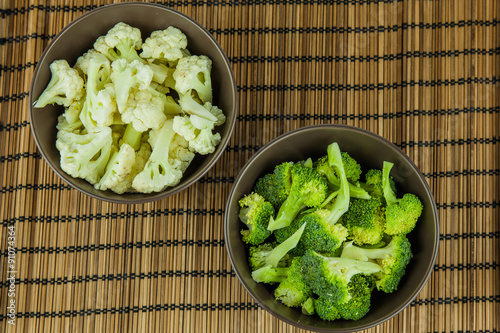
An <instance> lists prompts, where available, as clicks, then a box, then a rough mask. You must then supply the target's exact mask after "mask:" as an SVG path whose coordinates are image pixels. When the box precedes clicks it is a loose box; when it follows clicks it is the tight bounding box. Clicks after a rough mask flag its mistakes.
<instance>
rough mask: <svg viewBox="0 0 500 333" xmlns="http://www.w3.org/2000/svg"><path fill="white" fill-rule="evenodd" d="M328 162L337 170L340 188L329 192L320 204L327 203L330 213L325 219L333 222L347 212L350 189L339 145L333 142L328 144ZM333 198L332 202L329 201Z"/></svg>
mask: <svg viewBox="0 0 500 333" xmlns="http://www.w3.org/2000/svg"><path fill="white" fill-rule="evenodd" d="M327 153H328V164H329V165H330V166H331V167H332V168H333V169H335V171H336V172H337V175H338V178H339V181H340V188H339V189H338V190H337V191H335V192H333V193H332V194H330V195H329V196H328V198H327V199H326V200H325V201H324V202H323V204H322V206H325V205H329V208H327V209H328V211H329V212H330V214H329V215H328V217H327V221H328V222H329V223H330V224H335V223H337V222H338V221H339V219H340V218H341V217H342V215H344V214H345V212H347V210H348V209H349V204H350V190H349V181H348V180H347V176H346V173H345V170H344V164H343V162H342V155H341V152H340V148H339V145H338V144H337V143H336V142H334V143H332V144H330V145H329V146H328V149H327ZM333 198H335V201H334V202H333V204H330V201H331V200H332V199H333Z"/></svg>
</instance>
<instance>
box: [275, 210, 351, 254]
mask: <svg viewBox="0 0 500 333" xmlns="http://www.w3.org/2000/svg"><path fill="white" fill-rule="evenodd" d="M328 216H329V211H328V210H326V209H316V210H315V211H313V212H311V213H308V214H304V215H301V216H300V217H299V218H297V219H295V220H294V221H292V223H291V224H290V225H289V226H288V227H285V228H281V229H278V230H275V231H274V235H275V237H276V240H277V241H278V242H280V241H282V240H284V239H286V238H288V237H289V235H291V234H292V233H293V232H295V231H296V230H297V229H298V228H300V227H301V226H302V225H303V224H305V223H307V227H306V228H305V230H304V234H303V235H302V238H301V239H300V242H299V244H298V245H297V247H295V249H293V251H292V252H291V253H292V254H295V255H303V254H304V252H305V251H306V250H307V249H311V250H314V251H316V252H320V253H328V254H334V253H335V250H336V249H339V248H340V247H341V245H342V243H343V242H344V241H345V240H346V239H347V235H348V231H347V229H346V228H345V227H344V226H343V225H342V224H340V223H335V224H331V223H329V222H327V218H328Z"/></svg>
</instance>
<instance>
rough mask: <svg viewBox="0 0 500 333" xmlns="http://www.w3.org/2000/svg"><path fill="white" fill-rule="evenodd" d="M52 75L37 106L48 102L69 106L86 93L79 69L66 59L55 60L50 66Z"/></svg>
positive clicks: (40, 106) (43, 105)
mask: <svg viewBox="0 0 500 333" xmlns="http://www.w3.org/2000/svg"><path fill="white" fill-rule="evenodd" d="M49 68H50V72H51V74H52V77H51V79H50V82H49V84H48V85H47V87H46V88H45V90H44V91H43V92H42V94H41V95H40V97H38V100H37V101H36V103H35V105H34V106H35V107H36V108H43V107H45V106H46V105H47V104H54V103H55V104H58V105H64V106H65V107H68V106H70V105H71V103H73V102H74V101H76V100H79V99H81V98H82V97H83V95H84V94H85V91H84V89H83V85H84V82H83V79H82V78H81V77H80V75H79V74H78V71H77V70H76V69H74V68H71V67H70V66H69V64H68V62H67V61H66V60H55V61H53V62H52V63H51V64H50V66H49Z"/></svg>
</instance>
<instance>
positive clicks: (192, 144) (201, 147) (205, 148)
mask: <svg viewBox="0 0 500 333" xmlns="http://www.w3.org/2000/svg"><path fill="white" fill-rule="evenodd" d="M220 140H221V137H220V134H219V133H215V134H214V133H213V132H212V130H209V129H202V130H200V133H199V134H198V135H197V136H196V138H195V139H194V140H191V141H189V148H190V149H192V150H194V151H195V152H197V153H198V154H201V155H206V154H211V153H213V152H214V151H215V147H216V146H217V145H218V144H219V143H220Z"/></svg>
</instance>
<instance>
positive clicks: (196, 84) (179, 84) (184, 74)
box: [173, 55, 212, 104]
mask: <svg viewBox="0 0 500 333" xmlns="http://www.w3.org/2000/svg"><path fill="white" fill-rule="evenodd" d="M211 69H212V60H211V59H210V58H209V57H207V56H204V55H200V56H196V55H193V56H189V57H184V58H181V59H180V60H179V62H178V63H177V67H176V68H175V71H174V73H173V78H174V80H175V90H176V91H177V92H178V93H179V94H181V95H186V94H189V93H191V92H192V91H195V92H196V93H197V94H198V97H199V98H200V100H201V101H202V103H203V104H204V103H206V102H210V103H212V79H211V77H210V71H211Z"/></svg>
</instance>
